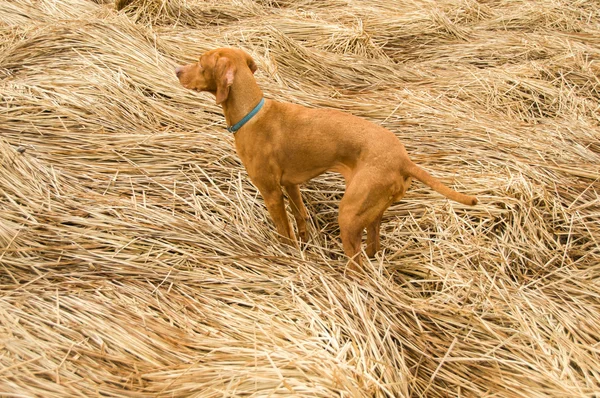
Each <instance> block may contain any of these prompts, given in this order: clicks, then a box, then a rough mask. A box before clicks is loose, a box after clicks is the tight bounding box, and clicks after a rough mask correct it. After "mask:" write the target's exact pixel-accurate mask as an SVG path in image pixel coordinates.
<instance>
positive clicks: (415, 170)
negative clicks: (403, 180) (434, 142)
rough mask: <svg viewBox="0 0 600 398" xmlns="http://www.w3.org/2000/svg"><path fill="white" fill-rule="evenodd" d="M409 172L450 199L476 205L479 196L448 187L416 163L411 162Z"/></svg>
mask: <svg viewBox="0 0 600 398" xmlns="http://www.w3.org/2000/svg"><path fill="white" fill-rule="evenodd" d="M407 171H408V174H410V175H411V176H412V177H414V178H416V179H417V180H419V181H421V182H422V183H423V184H426V185H429V186H430V187H431V188H432V189H433V190H434V191H436V192H438V193H441V194H442V195H444V196H445V197H447V198H448V199H451V200H454V201H456V202H458V203H462V204H464V205H470V206H473V205H476V204H477V198H476V197H475V196H469V195H465V194H462V193H460V192H456V191H455V190H453V189H451V188H448V187H447V186H445V185H444V184H442V182H441V181H440V180H438V179H437V178H435V177H433V176H432V175H430V174H429V173H428V172H426V171H425V170H423V169H422V168H420V167H419V166H417V165H416V164H414V163H412V162H411V165H410V166H409V167H408V170H407Z"/></svg>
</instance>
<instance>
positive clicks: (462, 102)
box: [0, 0, 600, 398]
mask: <svg viewBox="0 0 600 398" xmlns="http://www.w3.org/2000/svg"><path fill="white" fill-rule="evenodd" d="M598 38H600V8H599V7H598V4H597V1H596V0H580V1H576V2H573V1H567V0H536V1H534V0H517V1H476V0H465V1H460V2H456V1H450V0H442V1H429V0H419V1H404V0H401V1H391V0H377V1H369V2H363V1H358V0H334V1H327V2H321V1H311V0H303V1H291V0H262V1H250V0H242V1H239V0H227V1H212V0H208V1H199V0H187V1H186V0H169V1H166V0H130V1H118V2H117V4H116V6H115V3H113V2H102V1H90V0H64V1H60V2H56V1H53V0H35V1H34V0H0V76H1V80H0V98H1V107H0V168H1V170H2V171H1V173H0V284H1V285H0V289H1V290H0V344H1V347H2V350H1V352H0V395H2V396H31V397H65V396H85V397H89V396H114V397H123V396H129V397H150V396H157V397H223V396H256V397H261V396H307V397H308V396H310V397H315V396H317V397H333V396H340V397H361V396H364V397H409V396H410V397H421V396H422V397H484V396H498V397H549V396H551V397H588V398H591V397H596V396H598V394H599V391H600V373H599V369H600V352H599V340H600V332H599V330H600V316H599V314H600V300H599V298H600V282H599V280H600V279H599V277H600V197H599V192H600V181H599V179H600V166H599V165H600V117H599V116H598V115H599V114H600V113H599V101H600V80H599V79H600V66H599V65H600V64H599V62H600V61H599V60H600V46H599V45H600V40H599V39H598ZM220 46H235V47H241V48H244V49H245V50H246V51H248V52H249V53H251V54H252V56H253V57H254V59H255V60H256V62H257V64H258V65H259V71H258V72H257V74H256V77H257V80H258V82H259V84H260V85H261V87H262V88H263V91H264V92H265V93H266V95H267V97H268V98H272V99H275V100H281V101H289V102H295V103H299V104H303V105H306V106H309V107H331V108H337V109H341V110H344V111H348V112H351V113H353V114H355V115H358V116H361V117H364V118H367V119H369V120H371V121H373V122H375V123H378V124H381V125H383V126H385V127H387V128H388V129H390V130H391V131H393V132H394V133H395V134H397V136H398V138H399V139H400V140H402V142H403V143H404V144H405V146H406V147H407V149H408V151H409V153H410V154H411V157H412V158H413V160H415V161H416V162H417V163H419V164H420V165H421V166H422V167H423V168H425V169H427V170H428V171H430V172H431V173H432V174H434V175H435V176H437V177H439V178H440V179H441V180H443V181H444V182H445V183H447V184H449V185H451V186H453V187H454V188H456V189H458V190H461V191H463V192H465V193H469V194H474V195H477V196H478V198H479V199H480V204H479V205H477V206H476V207H474V208H468V207H464V206H462V205H459V204H456V203H451V202H448V201H447V200H446V199H444V198H443V197H441V196H440V195H438V194H436V193H435V192H433V191H432V190H431V189H429V188H428V187H425V186H423V185H421V184H419V183H414V184H413V187H412V189H411V190H410V191H409V193H408V194H407V196H406V197H405V199H403V200H402V202H400V203H397V204H394V205H393V206H392V207H391V208H390V209H389V210H388V211H387V212H386V213H385V215H384V220H383V225H382V246H383V248H384V250H383V252H382V253H380V254H379V255H378V256H377V257H376V258H375V259H372V260H370V261H368V262H367V263H366V264H365V265H364V272H363V273H362V275H361V276H358V277H347V276H345V274H344V270H345V265H346V261H345V259H344V257H343V255H342V250H341V243H340V240H339V231H338V227H337V221H336V218H337V208H338V203H339V200H340V198H341V196H342V195H343V190H344V184H343V180H342V179H341V177H340V176H338V175H336V174H325V175H323V176H321V177H319V178H317V179H315V180H313V181H311V182H310V183H308V184H306V185H305V186H303V187H302V192H303V195H304V199H305V202H306V205H307V208H308V210H309V213H310V215H311V221H310V234H311V239H310V242H309V244H308V245H306V246H305V247H303V248H302V249H301V250H292V249H288V248H285V247H282V246H281V245H280V244H279V241H278V239H277V236H276V234H275V230H274V228H273V226H272V224H271V221H270V219H269V217H268V214H267V211H266V209H265V207H264V203H263V201H262V198H261V197H260V195H259V194H258V192H257V190H256V189H255V188H254V187H253V185H252V184H251V183H250V182H249V181H248V178H247V175H246V172H245V170H244V168H243V167H242V165H241V163H240V161H239V159H238V157H237V156H236V154H235V150H234V148H233V145H232V144H233V138H232V137H231V136H230V135H229V134H228V133H227V132H226V131H225V129H224V127H225V125H224V120H223V116H222V114H221V110H220V108H219V107H218V106H216V105H215V104H214V98H212V97H211V96H210V95H209V94H198V93H195V92H190V91H187V90H185V89H184V88H182V87H181V86H180V85H179V84H178V82H177V80H176V78H175V76H174V73H173V68H174V66H175V65H177V64H182V63H186V62H190V61H193V60H194V59H196V57H197V56H198V55H199V54H200V53H202V52H203V51H206V50H208V49H211V48H215V47H220Z"/></svg>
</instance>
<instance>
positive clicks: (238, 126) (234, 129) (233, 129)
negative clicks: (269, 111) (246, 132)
mask: <svg viewBox="0 0 600 398" xmlns="http://www.w3.org/2000/svg"><path fill="white" fill-rule="evenodd" d="M264 104H265V99H264V98H261V99H260V102H259V103H258V105H256V106H255V107H254V109H252V110H251V111H250V113H248V114H247V115H246V116H244V117H243V118H242V120H240V121H239V122H237V123H236V124H234V125H233V126H231V127H227V131H229V132H230V133H233V134H235V133H237V131H238V130H239V129H241V128H242V127H243V126H244V124H246V123H248V121H249V120H250V119H252V118H253V117H254V115H256V114H257V113H258V111H260V108H262V107H263V105H264Z"/></svg>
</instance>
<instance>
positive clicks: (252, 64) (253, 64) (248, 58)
mask: <svg viewBox="0 0 600 398" xmlns="http://www.w3.org/2000/svg"><path fill="white" fill-rule="evenodd" d="M246 63H247V64H248V68H250V70H251V71H252V73H253V74H254V72H256V70H257V69H258V66H256V62H254V60H253V59H252V57H251V56H250V55H248V54H246Z"/></svg>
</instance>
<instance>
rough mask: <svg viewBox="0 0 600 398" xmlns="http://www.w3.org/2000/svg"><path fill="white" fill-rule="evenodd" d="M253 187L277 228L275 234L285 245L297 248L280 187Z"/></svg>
mask: <svg viewBox="0 0 600 398" xmlns="http://www.w3.org/2000/svg"><path fill="white" fill-rule="evenodd" d="M255 185H256V187H257V188H258V190H259V191H260V194H261V195H262V197H263V199H264V201H265V205H266V206H267V210H268V211H269V214H270V215H271V218H272V219H273V223H275V227H276V228H277V233H278V234H279V235H280V237H281V238H280V239H281V241H282V242H283V243H285V244H287V245H290V246H294V247H298V243H297V242H296V236H295V235H294V230H293V229H292V227H291V225H290V222H289V220H288V217H287V214H286V212H285V204H284V202H283V191H282V190H281V186H280V185H275V186H274V185H271V184H264V183H263V184H261V183H256V182H255Z"/></svg>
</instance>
